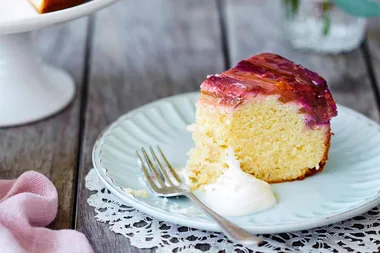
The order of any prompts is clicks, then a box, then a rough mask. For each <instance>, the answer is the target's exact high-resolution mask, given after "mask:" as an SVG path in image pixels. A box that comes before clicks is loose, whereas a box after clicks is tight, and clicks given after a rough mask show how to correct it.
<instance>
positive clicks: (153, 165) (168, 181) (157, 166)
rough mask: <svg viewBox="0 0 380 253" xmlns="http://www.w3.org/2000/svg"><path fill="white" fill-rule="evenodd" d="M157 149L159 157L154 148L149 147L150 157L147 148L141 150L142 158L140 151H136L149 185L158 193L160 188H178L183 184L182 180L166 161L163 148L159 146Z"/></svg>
mask: <svg viewBox="0 0 380 253" xmlns="http://www.w3.org/2000/svg"><path fill="white" fill-rule="evenodd" d="M156 149H157V151H158V152H157V153H158V156H157V155H156V152H155V151H154V149H153V148H152V147H149V150H150V153H151V156H150V157H149V155H148V153H147V152H146V151H145V148H141V153H142V156H141V155H140V152H139V151H136V155H137V160H138V163H139V165H140V167H141V170H142V171H143V173H144V175H145V178H146V180H147V182H148V184H149V185H150V187H151V188H152V190H153V191H156V192H157V191H159V189H160V188H164V187H173V186H177V185H179V184H181V180H180V179H179V177H178V175H177V173H176V172H175V171H174V169H173V168H172V166H171V165H170V163H169V162H168V160H167V159H166V157H165V155H164V153H163V152H162V150H161V148H160V147H159V146H157V147H156ZM142 157H143V158H142ZM152 160H153V161H154V162H152Z"/></svg>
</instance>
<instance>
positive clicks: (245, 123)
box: [185, 53, 337, 189]
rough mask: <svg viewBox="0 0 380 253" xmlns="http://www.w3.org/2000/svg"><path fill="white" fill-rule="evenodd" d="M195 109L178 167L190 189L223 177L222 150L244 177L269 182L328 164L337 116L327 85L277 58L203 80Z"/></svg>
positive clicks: (270, 56) (262, 56) (258, 59)
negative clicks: (189, 142)
mask: <svg viewBox="0 0 380 253" xmlns="http://www.w3.org/2000/svg"><path fill="white" fill-rule="evenodd" d="M196 106H197V111H196V123H195V124H193V125H191V126H190V127H189V130H190V131H191V132H192V135H193V140H194V142H195V147H194V148H193V149H191V150H190V152H189V154H188V155H189V160H188V163H187V166H186V169H185V170H186V171H185V172H186V175H187V177H188V179H189V180H190V183H191V185H192V188H193V189H197V188H198V187H199V186H201V185H204V184H210V183H213V182H214V181H215V180H216V179H217V178H218V177H219V176H221V175H222V174H223V172H224V171H225V170H226V169H227V168H228V165H227V163H226V162H225V161H226V156H227V150H228V149H229V148H231V149H232V150H233V151H234V153H235V156H236V157H237V158H238V159H239V161H240V163H241V169H242V170H243V171H245V172H247V173H249V174H251V175H253V176H255V177H256V178H258V179H261V180H264V181H266V182H268V183H276V182H284V181H290V180H295V179H303V178H304V177H305V176H308V175H312V174H314V173H316V172H319V171H322V169H323V167H324V165H325V163H326V161H327V158H328V151H329V147H330V136H331V132H330V119H331V118H332V117H334V116H336V115H337V110H336V104H335V102H334V100H333V97H332V95H331V93H330V91H329V89H328V87H327V84H326V81H325V80H324V79H323V78H322V77H320V76H319V75H318V74H316V73H314V72H312V71H310V70H308V69H306V68H304V67H302V66H300V65H297V64H295V63H293V62H291V61H289V60H287V59H285V58H283V57H281V56H279V55H275V54H270V53H263V54H258V55H255V56H253V57H251V58H249V59H247V60H243V61H241V62H239V63H238V64H237V66H236V67H234V68H232V69H230V70H227V71H225V72H223V73H222V74H220V75H211V76H208V77H207V79H206V80H205V81H204V82H203V83H202V85H201V96H200V99H199V101H198V102H197V104H196Z"/></svg>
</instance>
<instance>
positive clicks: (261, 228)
mask: <svg viewBox="0 0 380 253" xmlns="http://www.w3.org/2000/svg"><path fill="white" fill-rule="evenodd" d="M199 94H200V92H199V91H196V92H187V93H181V94H177V95H173V96H168V97H163V98H160V99H157V100H154V101H151V102H149V103H146V104H144V105H142V106H140V107H137V108H135V109H133V110H131V111H129V112H127V113H125V114H123V115H121V116H120V117H118V118H117V119H116V120H115V121H113V122H112V123H110V124H109V125H108V126H106V127H105V128H104V129H103V130H102V131H101V133H100V134H99V136H98V138H97V139H96V141H95V144H94V146H93V149H92V162H93V166H94V168H95V171H96V172H97V174H98V176H99V178H100V180H101V181H102V182H103V183H104V185H105V186H106V188H107V189H108V190H109V191H111V192H112V193H113V194H115V195H116V196H117V197H118V198H119V199H120V200H122V201H124V202H126V203H127V204H128V205H130V206H132V207H134V208H136V209H137V210H139V211H141V212H143V213H145V214H147V215H149V216H151V217H154V218H156V219H158V220H160V221H165V222H169V223H174V224H177V225H180V226H186V227H191V228H196V229H202V230H208V231H215V232H221V230H220V228H219V227H218V225H217V224H215V223H214V222H213V221H212V220H204V221H198V220H191V219H189V218H186V216H183V215H178V216H173V215H172V214H171V215H170V212H168V211H166V210H163V209H160V208H158V207H153V206H150V205H149V204H146V203H144V204H143V203H142V201H139V200H137V199H136V198H135V197H134V196H133V195H131V194H129V193H126V192H125V191H123V190H122V189H121V187H120V186H118V185H117V184H115V183H114V182H113V179H112V178H111V177H109V176H107V171H108V170H107V169H106V168H104V167H103V166H102V165H101V163H100V160H101V159H100V156H99V155H100V154H101V146H102V144H103V142H102V140H103V138H104V137H105V136H106V135H107V133H108V132H109V131H111V130H112V129H113V128H114V127H116V126H117V125H119V124H120V123H121V122H122V121H124V120H126V119H128V118H130V117H132V116H133V115H134V114H136V113H138V112H139V111H142V110H144V109H145V108H148V107H151V106H154V105H155V104H159V103H162V102H165V101H168V100H173V99H176V98H179V97H182V96H184V97H192V96H196V95H197V96H199ZM337 105H338V107H339V108H342V109H343V110H346V111H348V112H349V113H352V114H354V116H356V117H359V118H361V119H363V120H365V121H367V122H368V124H370V126H372V127H377V128H378V130H379V131H380V125H379V124H378V123H377V122H375V121H374V120H372V119H370V118H368V117H366V116H365V115H363V114H361V113H359V112H357V111H355V110H353V109H351V108H348V107H346V106H343V105H340V104H337ZM338 113H339V111H338ZM101 170H104V171H105V174H106V176H104V175H103V174H102V172H101ZM365 200H366V199H364V200H363V201H365ZM140 202H141V203H140ZM379 204H380V191H378V192H377V193H376V194H375V196H374V197H371V200H370V201H368V202H365V203H363V204H362V205H360V206H357V207H355V208H352V209H350V210H347V211H344V212H341V213H336V214H333V215H331V216H327V217H322V218H311V219H307V220H306V221H304V222H294V223H284V224H281V225H267V226H266V225H254V224H253V225H252V224H251V225H246V226H245V225H243V226H241V227H242V228H244V229H247V230H248V231H250V232H252V233H258V234H268V233H269V234H271V233H284V232H294V231H300V230H305V229H313V228H317V227H322V226H326V225H330V224H333V223H336V222H340V221H344V220H348V219H351V218H354V217H355V216H358V215H360V214H363V213H365V212H367V211H369V210H371V209H372V208H374V207H376V206H378V205H379ZM182 216H183V217H182ZM227 218H228V219H231V220H233V219H234V218H233V217H231V218H229V217H227ZM237 218H238V217H237Z"/></svg>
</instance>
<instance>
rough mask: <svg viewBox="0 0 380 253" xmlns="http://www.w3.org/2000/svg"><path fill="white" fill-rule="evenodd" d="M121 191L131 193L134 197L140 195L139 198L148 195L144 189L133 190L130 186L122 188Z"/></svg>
mask: <svg viewBox="0 0 380 253" xmlns="http://www.w3.org/2000/svg"><path fill="white" fill-rule="evenodd" d="M123 191H125V192H128V193H129V194H132V195H133V196H134V197H141V198H147V197H149V195H148V192H147V190H145V189H141V190H133V189H131V188H123Z"/></svg>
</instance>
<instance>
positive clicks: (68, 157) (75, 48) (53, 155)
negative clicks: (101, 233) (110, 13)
mask: <svg viewBox="0 0 380 253" xmlns="http://www.w3.org/2000/svg"><path fill="white" fill-rule="evenodd" d="M86 30H87V20H86V19H81V20H77V21H74V22H72V23H68V24H64V25H60V26H55V27H51V28H48V29H44V30H42V31H38V32H36V33H34V34H33V39H34V40H33V41H34V46H35V47H36V49H37V50H38V52H39V53H40V55H41V57H42V58H43V59H45V60H46V61H47V62H49V63H52V64H55V65H57V66H61V67H63V68H64V69H66V70H67V71H68V72H69V73H70V74H71V75H72V76H73V78H74V80H75V82H76V84H77V88H78V91H79V92H78V93H77V95H76V98H75V100H74V102H73V103H72V104H71V105H70V106H69V107H68V108H66V109H65V110H64V111H63V112H61V113H59V114H58V115H55V116H53V117H51V118H48V119H46V120H43V121H40V122H37V123H33V124H30V125H26V126H21V127H14V128H7V129H0V139H1V142H0V151H1V152H0V175H1V178H15V177H17V176H19V175H20V174H22V173H23V172H25V171H28V170H36V171H38V172H41V173H43V174H44V175H46V176H47V177H49V178H50V179H51V180H52V182H53V183H54V185H55V186H56V187H57V189H58V195H59V211H58V217H57V218H56V220H55V221H54V222H53V223H52V224H51V225H50V227H52V228H56V229H63V228H71V227H72V223H73V220H72V214H73V212H74V195H75V192H74V190H75V183H76V175H77V157H78V154H77V152H78V137H79V136H78V133H79V104H80V89H81V83H82V70H83V61H84V49H85V38H86ZM63 38H64V39H63Z"/></svg>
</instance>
